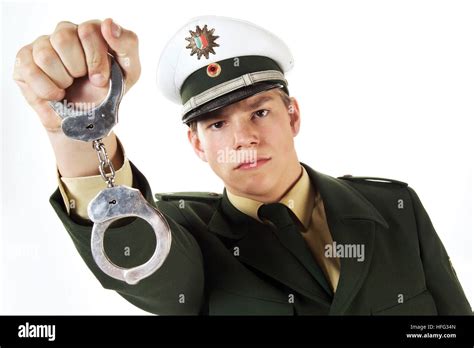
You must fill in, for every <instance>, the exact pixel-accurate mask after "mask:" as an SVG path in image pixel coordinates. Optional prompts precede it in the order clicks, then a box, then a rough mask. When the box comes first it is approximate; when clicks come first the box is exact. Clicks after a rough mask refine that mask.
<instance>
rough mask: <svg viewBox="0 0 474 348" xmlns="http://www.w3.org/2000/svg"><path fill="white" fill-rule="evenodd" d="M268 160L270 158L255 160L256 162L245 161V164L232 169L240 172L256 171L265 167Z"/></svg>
mask: <svg viewBox="0 0 474 348" xmlns="http://www.w3.org/2000/svg"><path fill="white" fill-rule="evenodd" d="M270 160H271V158H268V157H262V158H257V160H256V161H246V162H242V163H239V164H238V165H237V166H236V167H235V168H234V169H240V170H249V169H257V168H260V167H261V166H263V165H265V164H266V163H267V162H268V161H270Z"/></svg>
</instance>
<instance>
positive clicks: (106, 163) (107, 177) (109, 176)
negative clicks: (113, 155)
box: [92, 139, 115, 188]
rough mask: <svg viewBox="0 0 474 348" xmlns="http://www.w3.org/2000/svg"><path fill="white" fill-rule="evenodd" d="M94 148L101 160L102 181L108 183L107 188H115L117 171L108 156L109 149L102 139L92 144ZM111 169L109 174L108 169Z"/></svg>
mask: <svg viewBox="0 0 474 348" xmlns="http://www.w3.org/2000/svg"><path fill="white" fill-rule="evenodd" d="M92 148H93V149H94V150H95V151H96V152H97V158H98V159H99V171H100V175H101V176H102V179H104V181H105V182H106V183H107V187H109V188H110V187H114V184H115V169H114V166H113V164H112V162H111V161H110V159H109V156H108V155H107V149H106V148H105V145H104V143H103V142H102V139H97V140H94V141H93V142H92ZM107 168H108V169H109V171H108V172H107V171H106V169H107Z"/></svg>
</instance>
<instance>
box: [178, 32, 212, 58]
mask: <svg viewBox="0 0 474 348" xmlns="http://www.w3.org/2000/svg"><path fill="white" fill-rule="evenodd" d="M189 33H190V34H191V37H187V38H186V41H189V45H187V46H186V48H189V49H191V54H190V55H191V56H193V55H194V54H196V53H197V59H201V57H202V56H204V57H206V59H209V53H212V54H216V52H214V47H219V45H218V44H216V43H215V40H216V39H217V38H218V37H219V36H213V35H212V34H214V29H211V30H208V29H207V25H205V26H204V28H202V29H201V28H200V27H199V25H197V26H196V31H192V30H190V31H189Z"/></svg>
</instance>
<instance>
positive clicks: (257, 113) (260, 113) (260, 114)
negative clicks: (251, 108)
mask: <svg viewBox="0 0 474 348" xmlns="http://www.w3.org/2000/svg"><path fill="white" fill-rule="evenodd" d="M269 112H270V111H269V110H266V109H262V110H258V111H255V112H254V115H255V116H257V117H260V118H261V117H265V116H267V115H268V113H269Z"/></svg>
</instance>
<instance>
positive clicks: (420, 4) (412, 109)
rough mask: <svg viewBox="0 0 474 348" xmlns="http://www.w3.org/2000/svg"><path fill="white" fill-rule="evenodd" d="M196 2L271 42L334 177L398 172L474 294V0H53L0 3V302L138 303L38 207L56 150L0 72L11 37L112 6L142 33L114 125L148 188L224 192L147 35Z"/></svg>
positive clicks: (98, 306)
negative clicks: (161, 87) (139, 68)
mask: <svg viewBox="0 0 474 348" xmlns="http://www.w3.org/2000/svg"><path fill="white" fill-rule="evenodd" d="M204 14H217V15H224V16H232V17H237V18H241V19H245V20H249V21H252V22H255V23H257V24H259V25H261V26H263V27H265V28H267V29H269V30H270V31H272V32H274V33H276V34H277V35H279V36H280V37H282V38H283V40H285V41H286V42H287V43H288V45H289V46H290V49H291V50H292V52H293V55H294V58H295V62H296V65H295V68H294V69H293V71H292V72H291V73H290V74H289V75H288V80H289V83H290V85H289V87H290V93H291V94H292V95H293V96H295V97H297V99H298V100H299V103H300V107H301V110H302V130H301V133H300V135H299V136H298V137H297V140H296V143H297V149H298V153H299V156H300V160H301V161H303V162H305V163H308V164H309V165H311V166H312V167H313V168H314V169H316V170H318V171H320V172H323V173H326V174H330V175H333V176H339V175H343V174H353V175H368V176H379V177H388V178H393V179H398V180H401V181H405V182H408V183H409V184H410V185H411V186H412V187H413V188H414V189H415V190H416V191H417V193H418V194H419V196H420V198H421V200H422V202H423V204H424V206H425V208H426V209H427V211H428V213H429V214H430V216H431V219H432V221H433V224H434V226H435V228H436V230H437V232H438V234H439V235H440V237H441V239H442V241H443V242H444V245H445V247H446V249H447V250H448V253H449V254H450V256H451V258H452V262H453V264H454V267H455V268H456V270H457V274H458V276H459V278H460V281H461V283H462V285H463V287H464V290H465V292H466V294H467V296H468V298H469V300H470V302H471V304H473V305H474V284H473V281H474V262H473V256H472V251H473V249H474V247H473V150H472V149H473V148H474V146H473V141H472V138H473V136H472V130H473V127H472V117H473V115H474V113H473V111H474V110H473V109H474V103H473V99H474V45H473V36H474V20H473V18H474V3H473V2H471V1H432V0H431V1H413V0H410V1H298V2H297V1H275V0H272V1H270V0H266V1H255V0H251V1H247V0H245V1H241V0H239V1H207V0H199V1H198V0H194V1H188V0H186V1H166V2H165V1H139V0H133V1H116V0H114V1H110V2H109V1H58V2H53V1H49V2H38V3H26V2H18V3H11V2H6V3H3V4H2V16H1V18H2V25H1V27H2V36H1V37H2V65H1V69H2V71H1V78H2V89H1V92H2V93H1V94H2V108H1V110H2V115H1V125H2V126H1V134H2V135H1V144H2V151H1V155H2V161H1V163H2V170H1V175H2V178H1V181H2V186H1V189H2V192H1V205H2V208H1V212H2V215H1V221H2V222H1V227H2V231H1V240H0V242H1V244H0V253H1V254H0V257H1V258H0V299H1V302H0V314H145V312H143V311H141V310H139V309H137V308H135V307H134V306H132V305H131V304H129V303H128V302H126V301H125V300H123V299H122V298H121V297H120V296H119V295H118V294H116V293H114V292H112V291H109V290H105V289H103V288H102V287H101V286H100V284H99V282H98V281H97V280H96V279H95V278H94V276H93V275H92V273H91V272H90V271H89V270H88V269H87V267H86V266H85V264H84V263H83V261H82V259H81V258H80V256H79V255H78V253H77V252H76V250H75V248H74V246H73V243H72V241H71V240H70V237H69V236H68V234H67V233H66V231H65V230H64V228H63V226H62V224H61V223H60V221H59V219H58V218H57V216H56V215H55V213H54V211H53V209H52V207H51V206H50V204H49V203H48V199H49V196H50V195H51V194H52V193H53V191H54V190H55V189H56V186H57V184H56V178H55V161H54V156H53V153H52V150H51V149H50V144H49V141H48V138H47V136H46V134H45V132H44V131H43V129H42V127H41V124H40V122H39V120H38V118H37V117H36V115H35V114H34V113H33V111H32V110H31V109H30V108H29V107H28V105H27V104H26V102H24V100H23V98H22V96H21V94H20V91H19V89H18V88H17V87H16V85H15V84H14V82H13V81H12V79H11V73H12V69H13V64H14V61H15V55H16V52H17V50H18V49H19V48H20V47H21V46H23V45H25V44H27V43H29V42H31V41H32V40H34V39H35V38H36V37H38V36H39V35H42V34H48V33H51V32H52V31H53V30H54V27H55V25H56V23H57V22H58V21H61V20H69V21H72V22H76V23H79V22H81V21H85V20H88V19H94V18H98V19H105V18H107V17H112V18H113V19H114V20H116V22H117V23H119V24H121V25H122V26H124V27H126V28H129V29H132V30H134V31H135V32H136V33H137V34H138V35H139V38H140V43H141V46H140V47H141V49H140V51H141V60H142V64H143V72H142V77H141V79H140V81H139V83H138V84H137V85H136V86H135V87H134V88H133V89H132V90H131V91H130V92H129V93H128V94H127V95H126V96H125V97H124V99H123V102H122V104H121V109H120V124H119V126H118V127H117V129H116V132H117V134H118V135H119V137H120V138H121V140H122V142H123V144H124V145H125V148H126V151H127V155H128V157H129V158H130V159H131V160H132V161H133V162H134V163H135V164H136V165H137V166H138V167H139V168H140V170H141V171H142V172H143V173H144V174H145V175H146V176H147V178H148V180H149V182H150V184H151V186H152V188H153V190H154V192H166V191H217V192H221V191H222V188H223V186H222V183H221V182H220V181H219V179H218V178H217V177H216V176H215V175H214V174H213V173H212V172H211V170H210V169H209V168H208V166H207V165H206V164H205V163H203V162H201V161H200V160H198V159H197V157H196V156H195V154H194V153H193V152H192V150H191V147H190V146H189V145H188V142H187V138H186V127H185V126H183V125H182V124H181V122H180V116H179V115H180V110H181V108H180V107H179V106H177V105H175V104H172V103H171V102H169V101H167V100H166V99H164V98H163V97H162V96H160V95H159V94H158V92H157V89H156V85H155V71H156V64H157V62H158V57H159V55H160V52H161V49H162V48H163V46H164V45H165V43H166V42H167V40H168V39H169V38H170V37H171V36H172V35H173V34H174V32H175V31H176V30H177V29H178V28H179V27H181V25H183V24H184V23H185V22H186V21H187V20H188V19H190V18H192V17H196V16H198V15H204Z"/></svg>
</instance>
